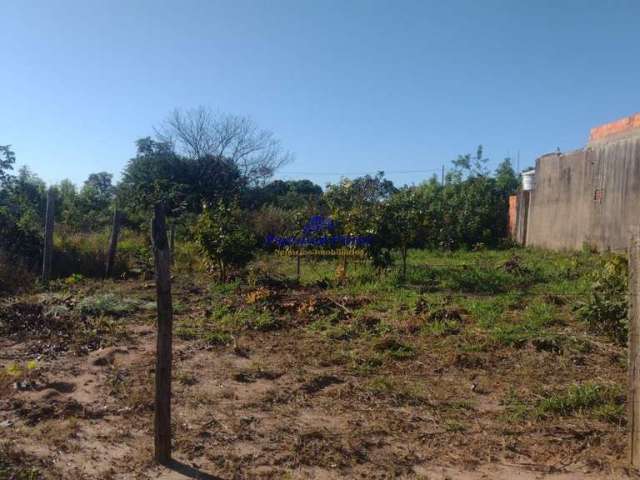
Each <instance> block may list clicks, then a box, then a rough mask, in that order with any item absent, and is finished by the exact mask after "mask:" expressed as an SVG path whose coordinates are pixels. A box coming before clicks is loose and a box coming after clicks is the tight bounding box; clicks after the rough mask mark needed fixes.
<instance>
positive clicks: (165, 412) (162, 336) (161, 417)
mask: <svg viewBox="0 0 640 480" xmlns="http://www.w3.org/2000/svg"><path fill="white" fill-rule="evenodd" d="M152 237H153V254H154V259H155V271H156V295H157V306H158V336H157V347H156V402H155V421H154V427H155V460H156V461H157V462H158V463H160V464H162V465H167V464H169V462H170V461H171V359H172V345H171V344H172V323H173V306H172V303H171V269H170V262H171V259H170V255H171V254H170V251H169V245H168V243H167V230H166V224H165V212H164V205H163V204H156V206H155V215H154V218H153V224H152Z"/></svg>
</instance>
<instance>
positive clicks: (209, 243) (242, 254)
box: [193, 200, 256, 281]
mask: <svg viewBox="0 0 640 480" xmlns="http://www.w3.org/2000/svg"><path fill="white" fill-rule="evenodd" d="M247 225H248V222H247V218H246V215H245V213H244V212H243V211H242V210H241V209H240V207H239V206H238V203H237V202H231V203H229V204H226V203H225V202H224V201H222V200H219V201H218V202H217V203H215V204H214V205H212V206H210V207H207V208H205V209H204V210H203V211H202V213H201V214H200V215H199V216H198V220H197V222H196V224H195V226H194V228H193V236H194V238H195V240H196V242H197V243H198V245H199V246H200V249H201V250H202V253H203V254H204V255H205V257H206V258H207V260H208V261H209V262H210V266H211V267H213V269H215V270H217V272H218V278H219V280H220V281H226V280H227V278H228V273H229V268H230V267H242V266H244V265H246V264H247V262H249V260H251V258H253V252H254V249H255V246H256V240H255V237H254V236H253V234H252V232H251V231H250V229H249V227H248V226H247Z"/></svg>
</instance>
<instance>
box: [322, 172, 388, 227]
mask: <svg viewBox="0 0 640 480" xmlns="http://www.w3.org/2000/svg"><path fill="white" fill-rule="evenodd" d="M395 191H396V188H395V187H394V186H393V182H391V181H390V180H387V179H385V178H384V172H378V173H377V174H376V175H375V176H371V175H366V176H364V177H358V178H355V179H353V180H350V179H347V178H343V179H342V180H340V182H339V183H338V184H330V185H327V188H326V191H325V194H324V201H325V202H326V204H327V207H328V209H329V212H330V214H331V217H332V218H333V219H334V220H335V221H336V222H337V223H338V226H339V228H340V229H341V230H342V232H343V233H345V234H348V235H367V234H375V233H376V228H377V225H378V221H379V217H380V214H381V212H382V208H383V202H384V200H386V199H387V198H389V196H390V195H391V194H393V193H394V192H395Z"/></svg>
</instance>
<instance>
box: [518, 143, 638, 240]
mask: <svg viewBox="0 0 640 480" xmlns="http://www.w3.org/2000/svg"><path fill="white" fill-rule="evenodd" d="M639 224H640V136H639V135H631V136H628V137H624V138H618V139H611V140H610V141H600V142H592V143H591V144H590V145H589V146H588V147H587V148H586V149H584V150H578V151H575V152H570V153H567V154H551V155H545V156H543V157H540V158H539V159H538V160H537V162H536V186H535V188H534V190H532V191H531V198H530V202H529V213H528V220H527V225H526V242H525V244H526V245H531V246H541V247H547V248H553V249H565V248H568V249H579V248H581V247H582V246H583V245H584V244H585V243H587V244H589V245H592V246H595V247H596V248H598V249H599V250H624V249H626V248H627V243H628V236H629V229H630V227H631V226H632V225H639Z"/></svg>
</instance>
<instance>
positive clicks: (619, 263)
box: [576, 255, 629, 345]
mask: <svg viewBox="0 0 640 480" xmlns="http://www.w3.org/2000/svg"><path fill="white" fill-rule="evenodd" d="M591 280H592V284H591V292H590V294H589V297H588V299H587V300H586V301H584V302H580V303H578V304H577V306H576V313H577V315H578V317H579V318H581V319H582V320H584V321H585V322H587V323H588V324H589V326H590V327H591V328H592V329H593V330H594V331H596V332H598V333H601V334H605V335H608V336H610V337H611V338H613V339H614V340H615V341H616V342H618V343H620V344H621V345H624V344H625V343H626V341H627V336H628V332H629V322H628V320H627V309H628V302H627V293H628V266H627V260H626V259H625V258H624V257H623V256H619V255H616V256H613V257H611V258H610V259H609V260H608V261H607V262H606V263H605V264H604V267H603V268H601V269H599V270H597V271H596V272H594V273H593V274H592V277H591Z"/></svg>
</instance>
